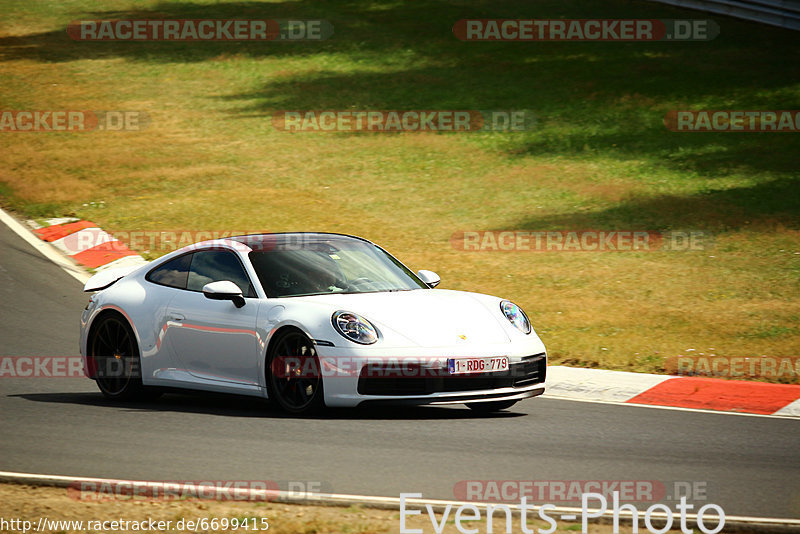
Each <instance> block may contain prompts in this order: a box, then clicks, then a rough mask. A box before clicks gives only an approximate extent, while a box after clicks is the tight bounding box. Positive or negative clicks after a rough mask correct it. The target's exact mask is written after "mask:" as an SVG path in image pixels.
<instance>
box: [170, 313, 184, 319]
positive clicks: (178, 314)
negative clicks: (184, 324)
mask: <svg viewBox="0 0 800 534" xmlns="http://www.w3.org/2000/svg"><path fill="white" fill-rule="evenodd" d="M184 319H186V317H184V316H183V315H181V314H180V313H171V314H170V315H169V320H170V321H183V320H184Z"/></svg>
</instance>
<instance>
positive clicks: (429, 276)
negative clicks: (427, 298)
mask: <svg viewBox="0 0 800 534" xmlns="http://www.w3.org/2000/svg"><path fill="white" fill-rule="evenodd" d="M417 276H419V279H420V280H422V281H423V282H425V283H426V284H428V287H431V288H433V287H436V286H438V285H439V282H441V281H442V279H441V278H439V275H438V274H436V273H435V272H433V271H425V270H422V271H417Z"/></svg>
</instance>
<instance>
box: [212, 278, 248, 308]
mask: <svg viewBox="0 0 800 534" xmlns="http://www.w3.org/2000/svg"><path fill="white" fill-rule="evenodd" d="M203 295H205V296H206V298H207V299H211V300H231V301H233V305H234V306H236V307H237V308H241V307H242V306H244V297H243V296H242V290H241V289H239V286H237V285H236V284H234V283H233V282H231V281H229V280H220V281H218V282H210V283H208V284H206V285H204V286H203Z"/></svg>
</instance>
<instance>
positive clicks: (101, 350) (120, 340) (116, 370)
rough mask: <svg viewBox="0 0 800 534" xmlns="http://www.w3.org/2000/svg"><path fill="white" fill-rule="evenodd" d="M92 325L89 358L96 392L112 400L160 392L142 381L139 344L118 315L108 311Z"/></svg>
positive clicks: (158, 393) (140, 398)
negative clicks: (97, 389) (146, 385)
mask: <svg viewBox="0 0 800 534" xmlns="http://www.w3.org/2000/svg"><path fill="white" fill-rule="evenodd" d="M98 320H99V322H98V323H97V324H96V325H92V333H91V337H90V338H89V350H88V353H89V360H90V366H91V367H92V368H93V371H94V380H95V382H96V383H97V387H98V388H99V389H100V392H101V393H102V394H103V395H105V396H106V397H107V398H109V399H114V400H146V399H153V398H155V397H157V396H158V395H160V392H159V391H158V390H152V389H149V388H146V387H145V386H144V385H143V384H142V372H141V370H142V367H141V360H140V357H139V346H138V344H137V343H136V336H134V334H133V329H132V328H131V327H130V325H129V324H128V321H127V320H125V319H124V318H123V317H122V316H121V315H119V314H117V313H109V314H106V315H103V316H102V317H100V318H99V319H98Z"/></svg>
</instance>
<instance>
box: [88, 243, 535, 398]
mask: <svg viewBox="0 0 800 534" xmlns="http://www.w3.org/2000/svg"><path fill="white" fill-rule="evenodd" d="M439 281H440V279H439V276H438V275H437V274H436V273H434V272H432V271H426V270H421V271H418V272H417V273H414V272H413V271H411V270H410V269H409V268H407V267H406V266H405V265H403V264H402V263H401V262H400V261H398V260H397V259H396V258H395V257H393V256H392V255H390V254H389V253H388V252H386V251H385V250H384V249H382V248H381V247H380V246H378V245H376V244H374V243H372V242H370V241H367V240H366V239H362V238H359V237H354V236H348V235H342V234H329V233H282V234H252V235H245V236H238V237H232V238H228V239H217V240H211V241H203V242H200V243H196V244H193V245H190V246H187V247H184V248H181V249H179V250H176V251H174V252H171V253H169V254H167V255H165V256H162V257H161V258H159V259H157V260H154V261H152V262H150V263H148V264H145V265H140V266H129V267H122V268H118V269H109V270H105V271H102V272H99V273H98V274H96V275H95V276H93V277H92V278H91V279H89V281H88V282H87V283H86V285H85V287H84V291H87V292H92V293H93V294H92V296H91V298H90V301H89V304H88V305H87V306H86V309H85V310H84V312H83V314H82V317H81V332H80V349H81V355H82V357H83V365H84V372H85V374H86V376H88V377H89V378H92V379H93V380H95V381H96V383H97V386H98V387H99V389H100V391H101V392H102V393H103V394H104V395H105V396H106V397H110V398H114V399H135V398H146V397H154V396H157V395H158V394H159V393H161V392H163V391H164V390H165V389H167V388H169V389H172V388H178V389H194V390H204V391H214V392H222V393H233V394H242V395H252V396H257V397H265V398H268V399H270V400H271V401H272V402H273V403H275V404H276V405H277V406H279V407H280V408H282V409H283V410H285V411H287V412H291V413H305V412H310V411H315V410H318V409H321V408H323V407H325V406H328V407H353V406H359V405H364V404H374V403H407V404H465V405H467V406H468V407H470V408H472V409H473V410H476V411H482V412H492V411H498V410H503V409H506V408H509V407H511V406H512V405H513V404H514V403H516V402H517V401H519V400H521V399H526V398H529V397H534V396H537V395H540V394H541V393H543V392H544V380H545V373H546V365H547V354H546V351H545V347H544V345H543V343H542V341H541V340H540V339H539V337H538V336H537V334H536V332H535V331H534V330H533V328H532V326H531V323H530V321H529V319H528V317H527V316H526V315H525V312H523V311H522V309H521V308H520V307H519V306H517V305H516V304H514V303H513V302H511V301H509V300H503V299H500V298H497V297H492V296H489V295H482V294H478V293H471V292H466V291H453V290H445V289H436V286H437V285H438V284H439Z"/></svg>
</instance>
